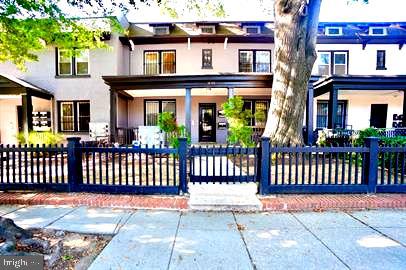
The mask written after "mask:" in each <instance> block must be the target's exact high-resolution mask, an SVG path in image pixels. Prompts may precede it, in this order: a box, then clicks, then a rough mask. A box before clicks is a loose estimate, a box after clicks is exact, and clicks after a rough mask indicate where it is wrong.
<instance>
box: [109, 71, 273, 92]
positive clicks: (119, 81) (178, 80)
mask: <svg viewBox="0 0 406 270" xmlns="http://www.w3.org/2000/svg"><path fill="white" fill-rule="evenodd" d="M102 78H103V80H104V82H105V83H106V84H107V85H109V86H110V89H111V90H113V91H116V92H117V91H119V92H120V91H121V92H122V91H124V90H148V89H185V88H230V87H231V88H270V87H272V79H273V75H272V74H271V73H259V74H248V73H216V74H198V75H177V74H170V75H168V74H165V75H154V76H146V75H132V76H103V77H102Z"/></svg>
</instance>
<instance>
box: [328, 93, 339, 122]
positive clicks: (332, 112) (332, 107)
mask: <svg viewBox="0 0 406 270" xmlns="http://www.w3.org/2000/svg"><path fill="white" fill-rule="evenodd" d="M337 99H338V88H337V87H335V86H333V87H332V88H331V89H330V98H329V100H328V122H327V128H329V129H334V128H335V126H336V119H337Z"/></svg>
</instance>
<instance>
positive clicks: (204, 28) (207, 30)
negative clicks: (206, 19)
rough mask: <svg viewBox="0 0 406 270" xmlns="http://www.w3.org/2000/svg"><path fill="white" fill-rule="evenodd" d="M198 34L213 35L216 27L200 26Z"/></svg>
mask: <svg viewBox="0 0 406 270" xmlns="http://www.w3.org/2000/svg"><path fill="white" fill-rule="evenodd" d="M200 33H201V34H215V33H216V27H215V26H214V25H206V26H200Z"/></svg>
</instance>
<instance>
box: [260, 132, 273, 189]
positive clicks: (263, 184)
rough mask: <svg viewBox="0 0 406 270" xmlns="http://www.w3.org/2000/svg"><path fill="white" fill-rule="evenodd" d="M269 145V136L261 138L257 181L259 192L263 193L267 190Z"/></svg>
mask: <svg viewBox="0 0 406 270" xmlns="http://www.w3.org/2000/svg"><path fill="white" fill-rule="evenodd" d="M269 149H270V145H269V138H268V137H262V138H261V162H260V164H259V165H260V166H261V168H260V172H261V174H260V182H259V193H260V194H261V195H265V194H267V193H268V192H269V164H270V162H269V161H270V160H269V158H270V153H269Z"/></svg>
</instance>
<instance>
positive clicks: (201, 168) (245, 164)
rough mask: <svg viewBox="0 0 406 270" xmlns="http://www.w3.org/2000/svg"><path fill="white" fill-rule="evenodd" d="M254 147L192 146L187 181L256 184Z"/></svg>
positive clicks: (256, 160) (255, 150) (256, 151)
mask: <svg viewBox="0 0 406 270" xmlns="http://www.w3.org/2000/svg"><path fill="white" fill-rule="evenodd" d="M257 153H258V149H257V148H256V147H254V148H249V147H238V146H224V147H223V146H221V145H220V146H212V145H211V146H209V145H206V147H202V146H198V147H195V146H192V147H191V148H190V151H189V164H190V167H189V180H190V182H192V183H202V182H206V183H209V182H220V183H222V182H226V183H235V182H256V181H257V175H258V174H257V167H258V165H257V162H258V159H257Z"/></svg>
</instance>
